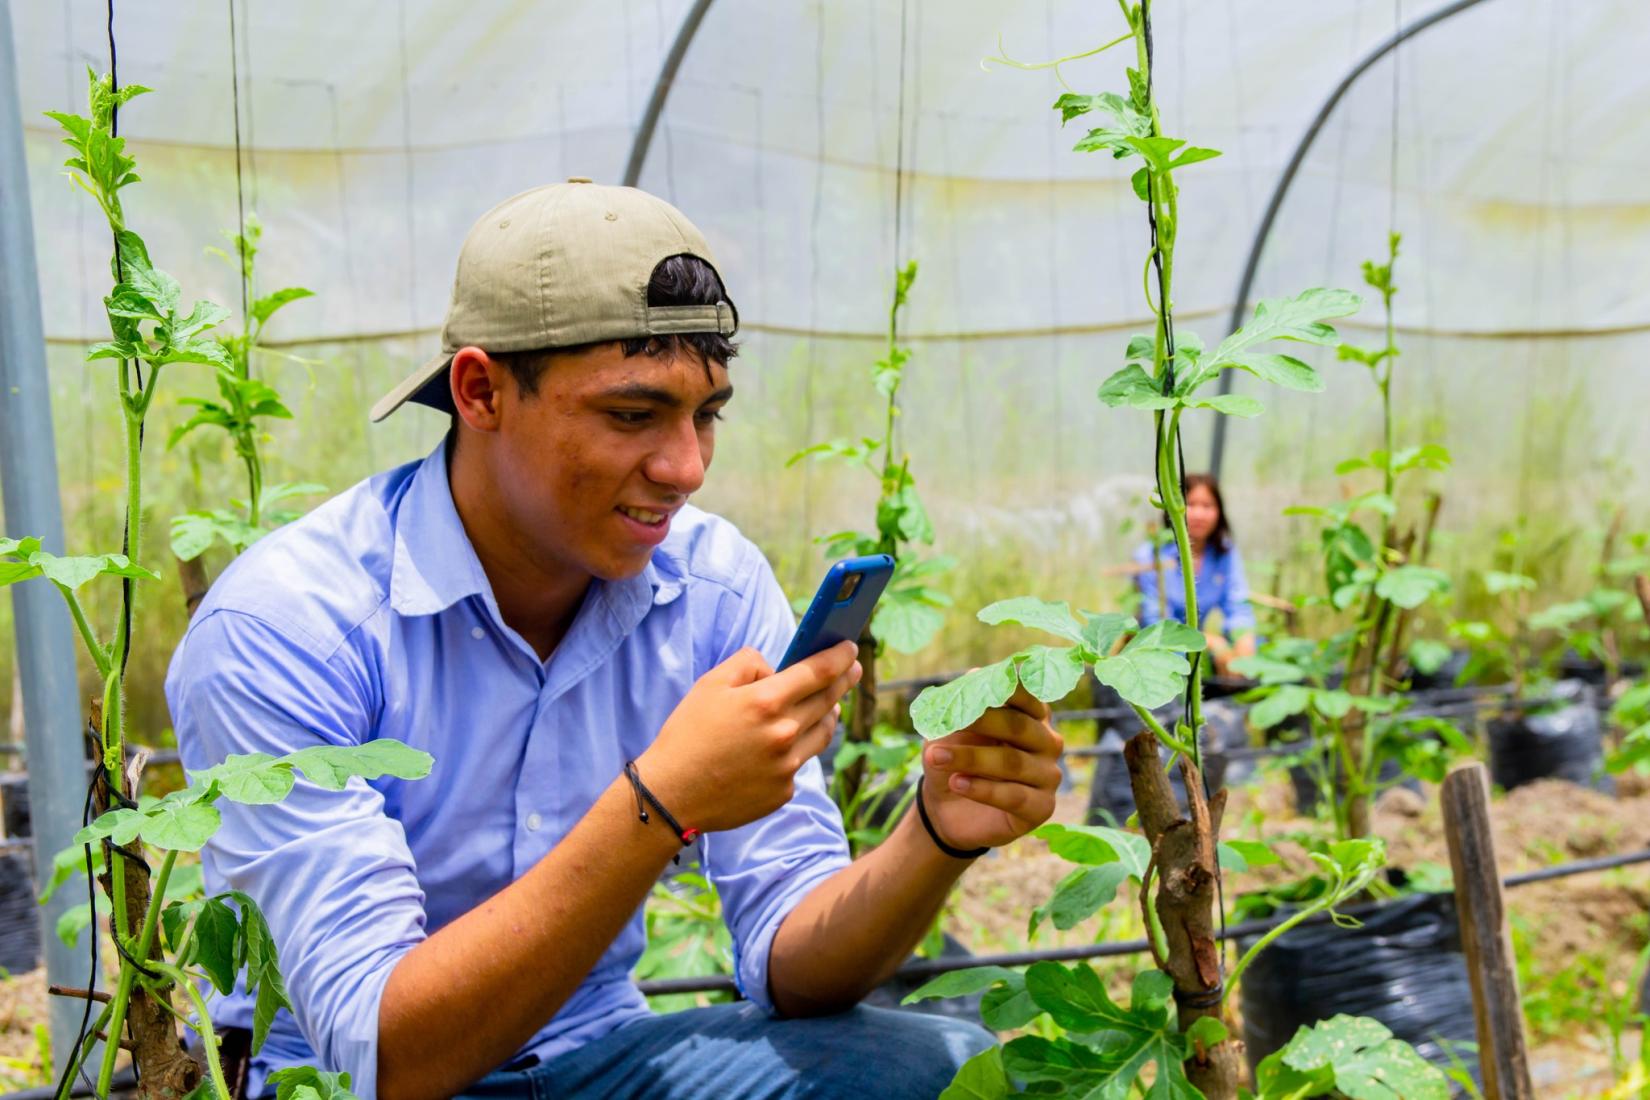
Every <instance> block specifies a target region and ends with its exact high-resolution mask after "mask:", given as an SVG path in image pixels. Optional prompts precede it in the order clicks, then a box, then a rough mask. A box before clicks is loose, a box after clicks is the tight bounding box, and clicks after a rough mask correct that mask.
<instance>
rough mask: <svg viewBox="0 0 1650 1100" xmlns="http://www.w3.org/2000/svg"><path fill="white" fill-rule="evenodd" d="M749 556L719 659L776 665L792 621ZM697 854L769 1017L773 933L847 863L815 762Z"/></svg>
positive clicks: (741, 975)
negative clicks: (744, 655)
mask: <svg viewBox="0 0 1650 1100" xmlns="http://www.w3.org/2000/svg"><path fill="white" fill-rule="evenodd" d="M749 554H750V559H751V561H750V564H749V568H748V570H747V571H746V575H747V576H749V577H750V578H751V580H750V583H749V584H748V586H747V587H746V590H745V592H744V593H743V597H742V598H734V599H730V600H728V601H725V602H724V614H723V616H722V619H723V621H722V622H720V623H719V624H718V627H719V639H720V645H719V647H718V648H719V650H720V656H719V658H718V661H721V660H725V659H727V658H728V657H730V656H732V655H733V654H734V653H735V652H736V651H738V650H739V649H742V648H744V647H745V646H752V647H754V648H755V649H757V650H759V651H760V652H761V653H762V655H763V656H764V657H765V658H767V660H768V663H769V664H770V665H773V666H776V667H777V666H778V664H779V662H780V661H781V660H782V659H783V658H784V656H785V648H786V647H787V646H788V645H789V644H790V640H791V633H792V631H793V630H795V628H796V619H795V618H794V617H793V615H792V614H791V609H790V605H789V604H788V603H787V602H786V600H785V593H784V592H783V591H782V590H781V589H780V587H779V582H778V581H777V580H776V579H774V575H773V570H772V568H770V567H769V565H768V563H767V561H766V559H764V558H763V557H762V555H761V553H760V552H758V551H757V550H756V548H755V547H754V546H753V547H751V548H750V551H749ZM701 671H703V670H701ZM703 850H704V858H705V867H706V871H707V872H708V874H709V876H710V878H711V881H712V882H714V883H715V884H716V889H717V891H718V893H720V895H721V898H722V912H723V919H724V920H726V921H727V925H728V931H729V932H731V933H732V936H733V954H734V976H735V980H736V981H737V982H738V984H739V991H740V992H741V993H742V994H744V996H745V998H746V999H747V1000H749V1001H751V1002H753V1003H754V1004H756V1005H757V1006H759V1007H760V1008H761V1009H762V1010H763V1011H765V1012H768V1013H770V1014H772V1013H774V1012H775V1008H774V1004H773V998H772V996H771V995H770V993H769V990H768V956H769V953H770V952H771V951H772V949H773V939H774V935H775V934H776V933H777V932H778V931H779V926H780V924H781V923H783V921H784V920H785V918H786V916H788V915H789V914H790V912H791V910H792V909H794V908H796V905H797V903H798V902H800V901H801V900H802V899H803V898H804V897H806V896H807V895H808V893H809V892H810V891H812V890H813V888H814V887H816V886H818V885H819V884H820V883H821V882H823V881H824V880H825V879H827V878H829V877H830V876H831V875H833V874H835V873H836V872H837V871H839V870H841V869H842V868H844V867H846V866H848V864H849V862H850V857H849V854H848V840H847V837H846V836H845V835H844V834H843V828H842V815H841V813H840V812H839V811H838V810H837V807H836V803H834V802H832V801H831V797H830V795H829V794H828V793H827V792H826V789H825V774H824V769H823V768H821V767H820V764H819V760H818V759H817V758H816V759H813V760H810V761H808V762H807V763H806V764H804V765H803V766H802V769H801V770H800V771H798V772H797V773H796V793H795V794H794V795H792V797H791V800H790V801H789V802H787V803H786V804H785V805H784V806H782V807H780V808H779V809H778V810H775V811H774V812H773V813H771V814H769V815H768V816H767V817H764V818H761V819H760V820H758V821H753V822H751V823H750V824H749V825H744V826H741V827H740V828H738V829H729V830H727V831H725V832H718V833H711V834H709V835H707V836H706V837H705V838H704V841H703Z"/></svg>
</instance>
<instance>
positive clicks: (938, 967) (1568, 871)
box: [637, 848, 1650, 997]
mask: <svg viewBox="0 0 1650 1100" xmlns="http://www.w3.org/2000/svg"><path fill="white" fill-rule="evenodd" d="M1640 863H1650V848H1646V849H1643V850H1641V851H1637V852H1624V853H1622V854H1620V855H1614V856H1602V857H1600V858H1598V859H1583V860H1577V861H1575V862H1574V863H1561V864H1559V865H1558V866H1556V867H1544V868H1542V869H1541V870H1538V871H1526V872H1524V873H1522V874H1517V875H1508V876H1507V877H1506V878H1503V879H1502V880H1501V885H1502V887H1503V888H1505V889H1508V890H1512V889H1515V888H1517V887H1520V886H1528V885H1530V884H1532V883H1537V882H1551V881H1552V880H1554V879H1562V878H1569V877H1571V876H1573V875H1584V874H1589V873H1592V872H1596V871H1608V870H1612V869H1614V868H1617V867H1629V866H1633V865H1635V864H1640ZM1387 904H1389V903H1388V902H1369V903H1366V904H1363V905H1350V906H1346V907H1344V908H1341V909H1338V910H1337V912H1339V913H1341V914H1342V915H1344V916H1349V917H1366V916H1369V915H1370V914H1372V913H1375V912H1378V911H1379V910H1380V909H1382V908H1383V907H1385V906H1386V905H1387ZM1285 919H1287V918H1281V917H1280V918H1273V919H1267V920H1251V921H1243V922H1241V923H1239V924H1233V925H1229V926H1227V927H1226V928H1225V929H1224V930H1222V931H1221V933H1220V936H1219V938H1220V939H1224V940H1232V939H1238V938H1240V937H1244V936H1260V935H1265V934H1266V933H1267V932H1270V931H1271V930H1272V929H1274V928H1276V927H1277V926H1278V925H1280V924H1282V923H1283V922H1284V920H1285ZM1331 919H1333V918H1332V917H1331V916H1330V915H1329V913H1327V912H1323V913H1315V914H1313V915H1312V916H1310V917H1308V918H1307V919H1306V920H1303V921H1301V922H1300V924H1299V925H1298V926H1297V927H1301V928H1305V927H1307V926H1308V925H1313V924H1323V923H1325V922H1326V921H1329V920H1331ZM1150 949H1151V945H1150V944H1149V943H1147V942H1146V941H1145V940H1143V939H1141V940H1119V941H1118V942H1116V943H1094V944H1080V945H1077V946H1074V947H1051V948H1047V949H1045V950H1042V951H1018V952H1010V953H1007V954H1001V955H969V956H963V957H956V958H945V959H919V960H917V961H916V962H910V963H906V964H905V965H904V966H902V967H900V968H899V970H897V971H895V973H894V977H895V978H905V979H910V978H932V977H934V976H935V975H938V974H948V973H950V972H951V971H953V970H967V969H969V968H970V967H975V966H1029V965H1031V964H1032V963H1038V962H1079V961H1082V960H1084V959H1105V958H1116V957H1118V956H1123V955H1143V954H1145V953H1146V952H1147V951H1149V950H1150ZM637 985H638V986H639V987H640V989H641V991H642V993H643V995H644V996H649V997H655V996H662V995H664V994H668V993H720V992H733V991H736V990H737V986H736V985H735V984H734V980H733V978H732V977H730V976H728V975H725V974H717V975H711V976H707V977H700V978H661V979H659V980H657V981H649V982H638V983H637Z"/></svg>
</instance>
